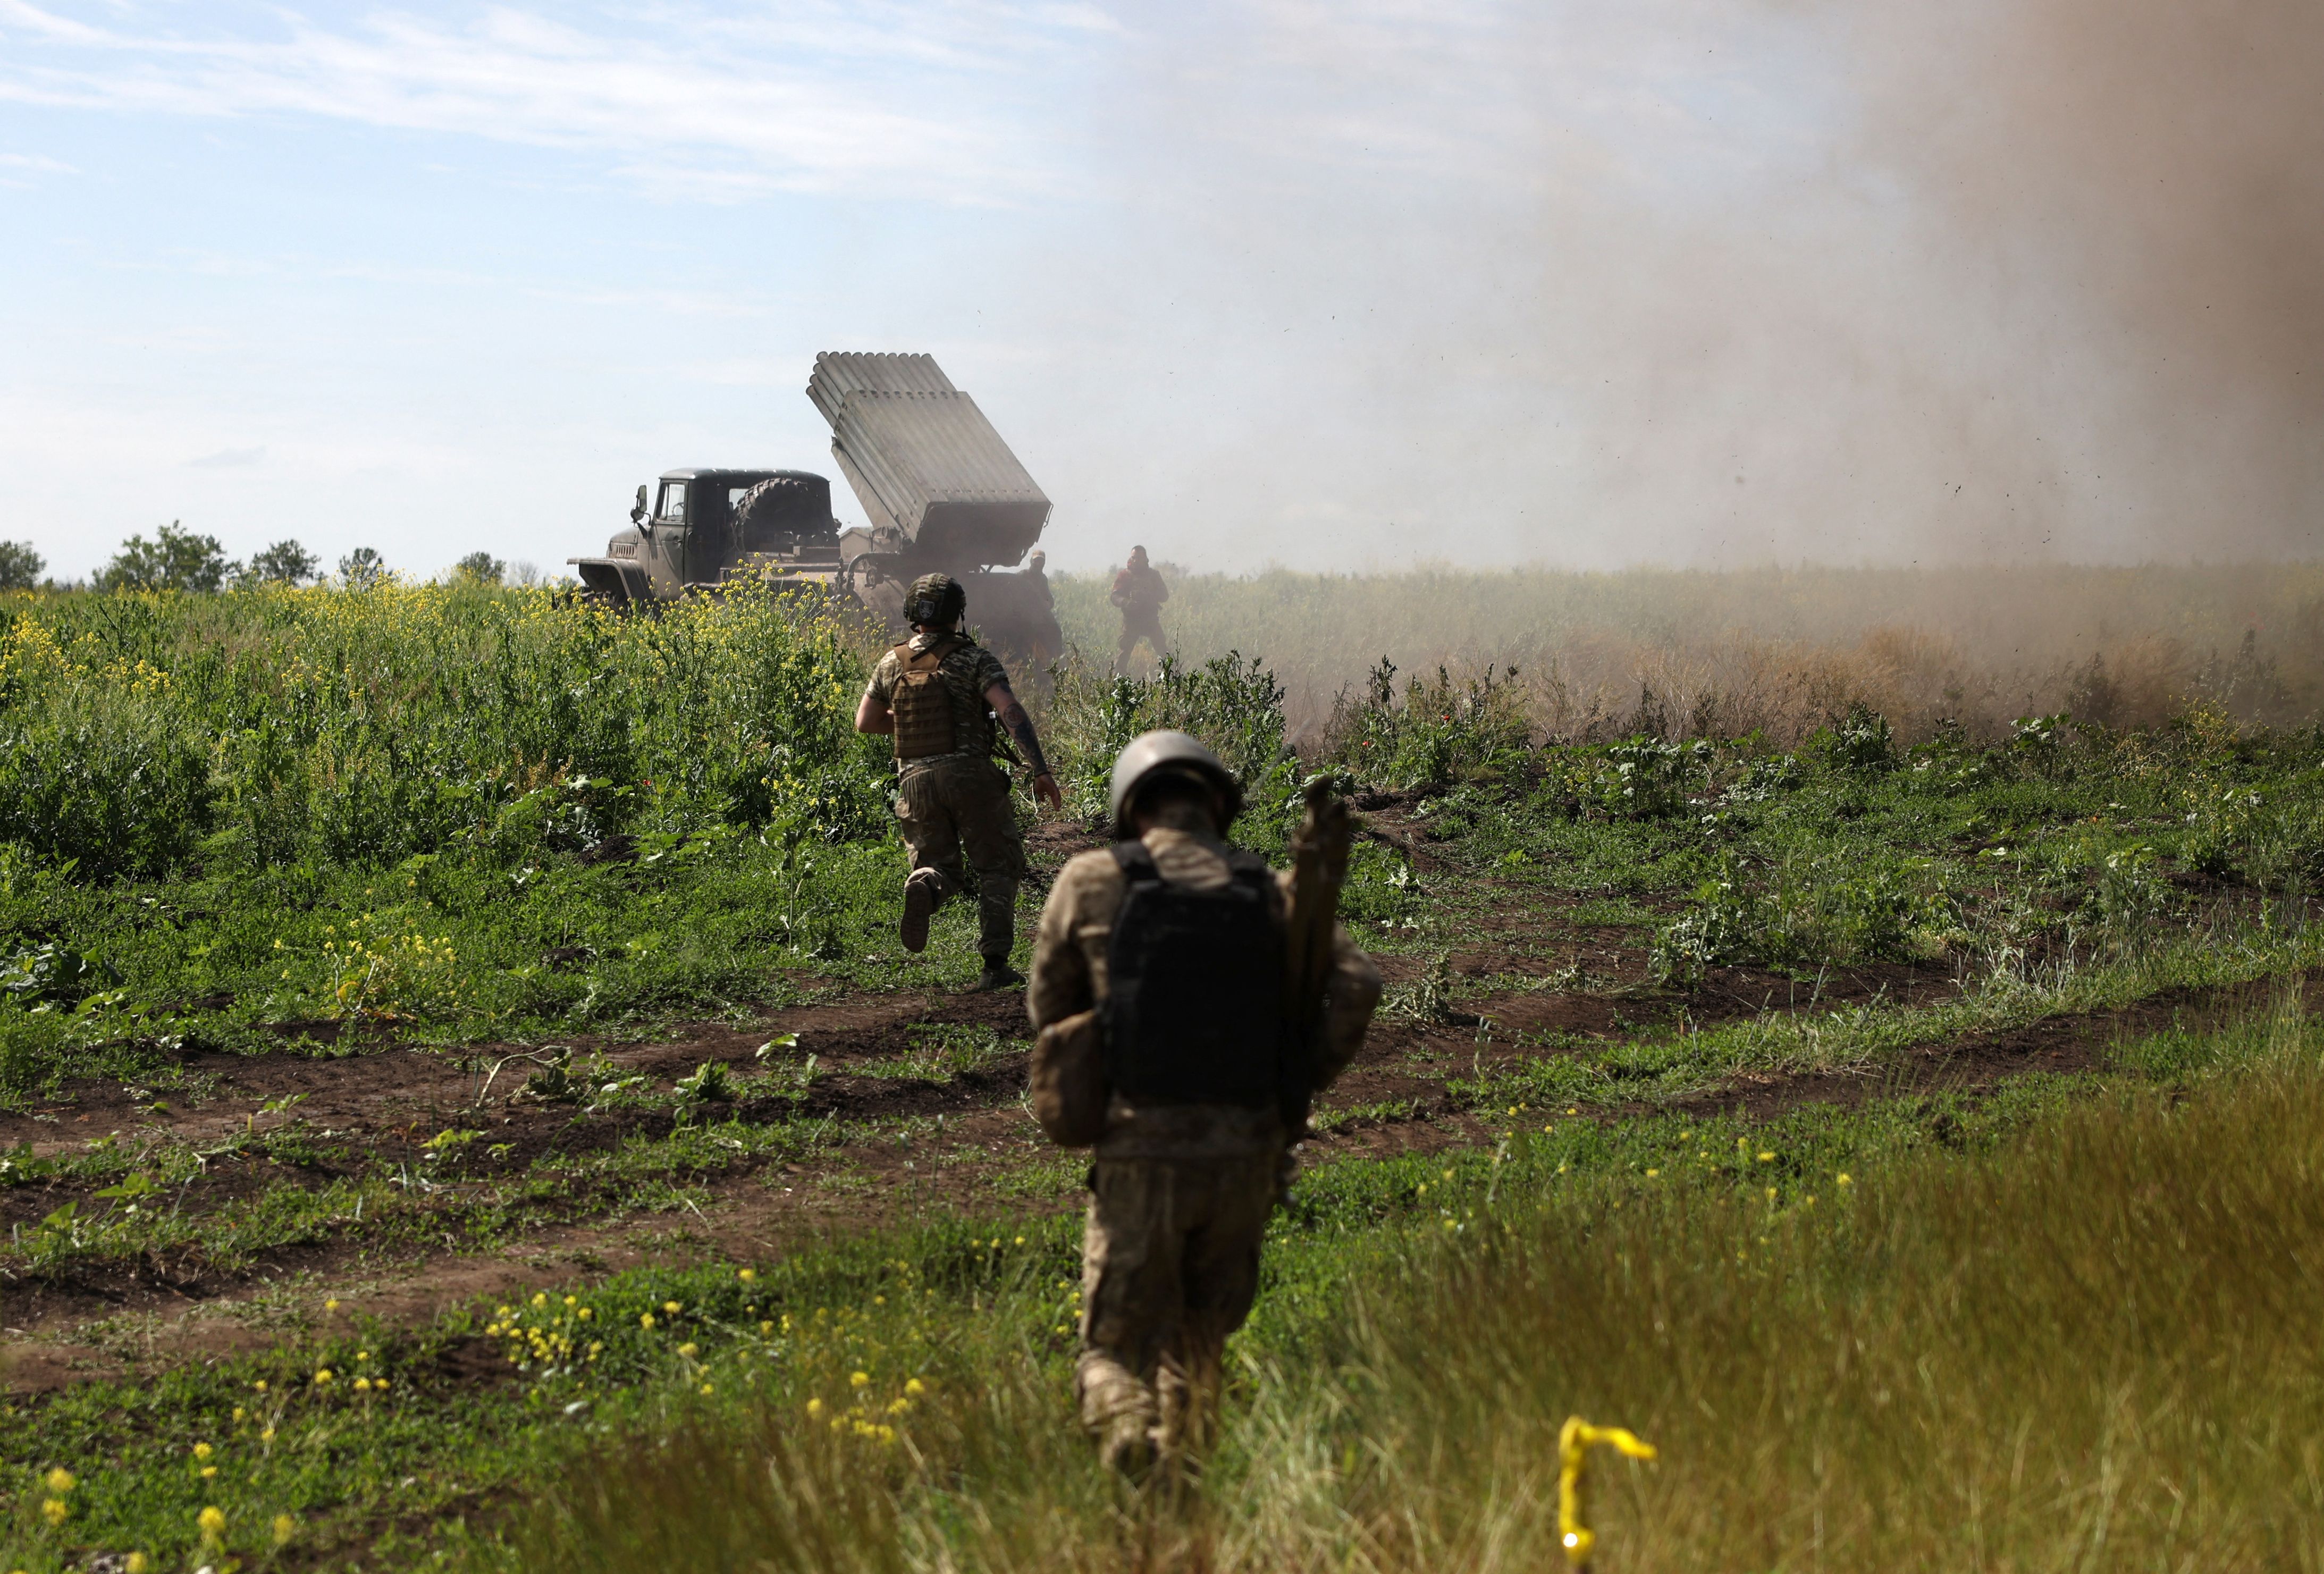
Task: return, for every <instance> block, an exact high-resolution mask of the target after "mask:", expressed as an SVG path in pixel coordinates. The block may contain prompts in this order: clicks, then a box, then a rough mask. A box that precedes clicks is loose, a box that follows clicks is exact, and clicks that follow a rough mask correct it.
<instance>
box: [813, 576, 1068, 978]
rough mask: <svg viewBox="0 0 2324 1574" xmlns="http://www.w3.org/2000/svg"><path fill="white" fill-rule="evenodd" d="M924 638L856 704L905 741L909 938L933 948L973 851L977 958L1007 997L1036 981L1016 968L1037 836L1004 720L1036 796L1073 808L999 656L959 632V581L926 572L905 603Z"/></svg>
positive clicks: (963, 604) (897, 657) (908, 646)
mask: <svg viewBox="0 0 2324 1574" xmlns="http://www.w3.org/2000/svg"><path fill="white" fill-rule="evenodd" d="M904 606H905V615H906V617H907V618H908V620H909V621H910V622H911V625H912V631H913V632H912V637H911V639H909V640H907V641H906V642H904V643H903V644H901V645H899V646H897V647H896V648H895V649H892V650H890V651H889V652H888V653H887V654H886V655H885V656H882V657H881V658H880V664H879V666H878V667H874V668H873V669H872V672H871V683H870V684H869V685H867V686H865V687H864V690H863V699H862V703H861V704H858V705H857V706H856V707H855V727H856V730H857V731H858V732H888V733H892V734H894V736H895V740H896V771H897V777H898V780H897V804H896V815H897V818H898V819H899V820H900V821H901V822H902V823H903V831H904V844H905V846H906V847H908V848H909V849H910V851H911V854H912V872H911V874H910V875H909V876H908V878H907V879H905V881H904V919H903V923H902V925H900V926H899V932H900V937H901V939H902V941H903V943H904V949H905V950H907V951H919V950H922V949H923V948H925V947H926V946H927V943H928V919H929V917H930V916H932V915H934V913H935V912H936V909H937V908H938V907H942V906H943V905H944V904H945V902H946V901H948V900H950V899H951V898H952V897H954V896H956V895H959V894H960V893H962V892H964V891H965V890H967V889H968V888H969V883H968V876H967V872H966V870H964V869H963V868H962V867H961V853H962V851H963V850H964V849H965V850H966V852H967V854H968V868H969V869H973V870H975V871H976V912H977V943H976V949H977V950H978V952H980V953H982V955H983V958H984V972H983V974H982V977H980V978H979V979H978V980H976V987H977V988H978V989H980V990H998V989H1006V988H1007V987H1009V986H1010V985H1011V984H1021V983H1023V982H1024V981H1025V980H1024V978H1023V977H1022V976H1021V975H1020V974H1019V973H1018V972H1017V971H1015V970H1013V969H1012V968H1010V965H1009V953H1010V948H1011V947H1012V946H1013V945H1014V944H1015V943H1016V940H1017V882H1018V881H1019V879H1022V878H1023V877H1024V873H1025V838H1024V833H1022V832H1021V831H1019V829H1018V826H1017V806H1016V805H1015V804H1014V803H1013V802H1012V801H1011V799H1010V792H1009V772H1008V771H1007V770H1006V769H1003V768H1002V767H1001V765H999V764H998V763H996V762H995V761H994V759H993V758H992V756H993V750H994V746H995V742H996V740H995V738H994V734H993V728H992V721H993V717H994V716H995V715H998V716H999V717H1000V720H1001V725H1002V726H1004V727H1006V728H1007V729H1008V730H1009V733H1010V736H1011V737H1013V738H1014V739H1016V741H1017V747H1018V748H1019V749H1020V750H1023V752H1024V756H1025V761H1026V763H1027V765H1028V766H1029V767H1030V768H1031V769H1032V771H1033V796H1034V797H1035V798H1037V799H1038V800H1039V801H1041V802H1043V803H1046V804H1047V805H1049V806H1050V807H1051V808H1062V807H1064V806H1065V800H1064V797H1063V796H1062V795H1061V794H1060V793H1059V792H1058V791H1057V783H1056V778H1054V777H1052V776H1051V775H1050V774H1049V763H1048V761H1047V759H1044V758H1043V757H1042V754H1041V741H1040V739H1039V738H1037V737H1036V736H1035V735H1034V732H1033V723H1032V721H1031V719H1030V718H1028V716H1027V715H1026V714H1025V707H1024V706H1023V705H1021V704H1018V703H1017V695H1015V694H1014V693H1013V692H1012V691H1011V690H1010V686H1009V674H1008V672H1007V671H1006V670H1004V669H1003V668H1002V667H1001V661H1000V658H997V657H995V656H994V655H993V654H992V652H991V651H990V650H987V649H984V648H983V647H982V646H981V645H979V644H977V643H976V642H975V641H973V640H971V639H969V638H968V636H967V635H965V634H963V633H961V632H960V631H959V623H960V620H961V615H962V613H964V612H966V611H967V608H968V596H967V594H966V593H965V592H964V591H963V590H962V589H961V587H960V585H959V583H958V582H957V581H955V580H954V579H953V577H952V576H951V575H945V574H924V575H920V577H919V578H918V579H916V580H914V581H913V582H912V594H911V595H910V597H909V598H908V599H907V601H906V602H905V603H904Z"/></svg>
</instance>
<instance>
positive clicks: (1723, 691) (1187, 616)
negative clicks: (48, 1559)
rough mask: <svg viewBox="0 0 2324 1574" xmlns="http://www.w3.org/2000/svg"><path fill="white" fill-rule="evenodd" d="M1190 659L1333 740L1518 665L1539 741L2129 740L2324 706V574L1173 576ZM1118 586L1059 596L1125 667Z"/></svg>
mask: <svg viewBox="0 0 2324 1574" xmlns="http://www.w3.org/2000/svg"><path fill="white" fill-rule="evenodd" d="M1166 572H1167V573H1168V574H1169V575H1171V579H1172V586H1173V589H1172V594H1171V599H1170V602H1169V604H1168V605H1167V607H1166V608H1165V609H1164V623H1165V626H1166V627H1167V629H1168V631H1169V632H1170V637H1171V640H1172V641H1173V643H1174V645H1175V647H1176V649H1177V651H1178V653H1179V655H1180V656H1181V657H1182V658H1186V659H1189V660H1195V661H1200V660H1203V659H1207V658H1210V657H1212V656H1215V655H1221V654H1223V653H1224V652H1226V651H1228V650H1231V649H1232V650H1241V651H1245V652H1257V653H1259V654H1260V655H1261V656H1263V657H1264V658H1266V660H1267V661H1268V665H1269V666H1270V667H1273V669H1274V670H1275V672H1276V673H1277V676H1278V677H1280V679H1281V680H1282V682H1283V684H1284V685H1285V686H1286V690H1287V691H1288V694H1289V699H1290V719H1291V723H1292V730H1293V732H1294V733H1295V734H1299V735H1304V734H1305V733H1307V732H1313V731H1315V730H1318V729H1321V728H1322V727H1323V725H1324V724H1325V723H1326V722H1327V721H1328V719H1329V718H1330V716H1331V714H1332V710H1333V700H1334V697H1335V696H1337V695H1342V694H1351V695H1352V694H1356V693H1359V692H1360V688H1361V686H1362V684H1363V681H1364V675H1365V674H1366V673H1367V672H1368V671H1369V670H1370V669H1371V668H1372V667H1373V666H1374V665H1375V664H1376V663H1378V662H1379V661H1380V660H1381V658H1383V657H1385V658H1388V660H1390V661H1392V662H1393V663H1394V664H1395V665H1396V666H1397V667H1401V668H1403V669H1405V670H1406V672H1408V673H1412V674H1427V673H1432V672H1433V671H1434V669H1435V668H1436V667H1438V666H1439V665H1443V666H1447V667H1450V668H1452V670H1453V672H1454V673H1455V674H1456V675H1460V674H1462V673H1464V672H1466V671H1471V670H1477V669H1481V668H1483V667H1488V666H1492V665H1500V666H1505V667H1506V666H1514V667H1517V670H1518V672H1519V673H1520V675H1521V676H1522V679H1523V682H1524V684H1525V686H1526V687H1527V688H1528V689H1529V690H1530V694H1531V702H1532V707H1533V711H1534V713H1535V722H1536V724H1537V726H1538V727H1539V728H1540V729H1542V730H1543V731H1545V732H1551V733H1554V734H1556V735H1560V736H1566V737H1574V738H1598V737H1610V736H1620V735H1622V734H1624V733H1628V732H1653V733H1655V734H1657V735H1661V736H1666V737H1673V738H1686V737H1734V736H1739V735H1741V734H1743V733H1746V732H1751V731H1753V730H1755V729H1757V730H1761V731H1764V732H1766V734H1767V735H1768V736H1769V737H1770V738H1774V739H1776V740H1779V741H1785V742H1790V741H1797V740H1798V739H1800V738H1803V737H1804V736H1805V735H1806V734H1807V733H1809V732H1812V731H1813V730H1814V729H1815V728H1816V727H1818V726H1821V725H1822V724H1824V723H1826V722H1827V721H1829V720H1830V719H1831V717H1833V716H1836V715H1838V714H1840V713H1843V712H1845V711H1846V709H1847V708H1848V706H1849V704H1851V703H1853V702H1859V701H1860V702H1863V703H1865V704H1868V705H1870V706H1871V707H1872V708H1874V709H1876V710H1877V711H1880V712H1881V713H1884V714H1886V716H1887V717H1888V718H1889V719H1890V720H1891V721H1892V722H1894V723H1895V724H1896V726H1897V727H1898V728H1899V729H1900V731H1902V732H1904V735H1905V736H1906V737H1907V738H1908V739H1914V740H1916V739H1918V738H1921V737H1923V736H1926V735H1927V733H1928V732H1930V731H1931V729H1932V728H1933V726H1934V725H1935V724H1936V723H1937V722H1939V721H1940V720H1944V719H1951V720H1955V721H1959V722H1960V723H1963V724H1964V725H1966V726H1967V727H1969V729H1970V730H1971V731H1972V732H1978V733H1980V734H1992V733H1996V732H1999V731H2000V730H2002V729H2004V728H2005V727H2006V724H2007V723H2009V722H2010V721H2011V720H2012V719H2014V718H2015V717H2018V716H2023V715H2034V714H2047V713H2054V712H2057V711H2061V710H2070V711H2072V712H2074V713H2076V714H2077V715H2078V716H2080V717H2081V718H2082V719H2084V720H2088V721H2095V722H2101V723H2106V724H2107V725H2108V726H2117V727H2119V726H2126V725H2137V724H2144V723H2153V722H2156V721H2160V720H2162V719H2163V717H2164V716H2165V715H2167V714H2168V713H2170V712H2171V711H2172V709H2174V708H2176V707H2178V706H2180V705H2182V704H2186V703H2187V702H2188V701H2189V700H2190V699H2201V700H2204V701H2207V702H2209V703H2212V704H2218V705H2220V706H2223V707H2224V708H2225V709H2227V711H2228V712H2229V713H2232V714H2234V715H2236V716H2237V717H2238V718H2241V719H2244V720H2256V721H2264V722H2268V723H2285V722H2290V721H2294V720H2304V719H2306V718H2308V717H2310V716H2311V715H2313V714H2314V713H2315V712H2316V709H2317V706H2318V704H2319V702H2320V701H2324V566H2319V565H2316V564H2266V565H2257V564H2255V565H2240V566H2237V565H2227V566H2145V567H2137V568H2100V567H2086V566H2067V565H2046V566H2018V567H1985V568H1945V569H1920V568H1911V569H1902V568H1899V569H1875V568H1829V567H1807V566H1803V567H1799V568H1795V569H1779V568H1767V569H1757V570H1734V571H1726V572H1709V571H1693V570H1670V569H1650V568H1640V569H1628V570H1624V571H1621V572H1618V573H1603V574H1581V573H1564V572H1559V571H1555V570H1551V569H1540V568H1527V569H1502V570H1457V569H1452V568H1449V567H1443V568H1428V569H1422V570H1418V571H1416V572H1413V573H1409V574H1379V575H1318V574H1299V573H1293V572H1291V571H1289V570H1286V569H1277V570H1272V571H1269V572H1268V573H1265V574H1260V575H1252V576H1249V577H1245V578H1228V577H1226V576H1223V575H1203V574H1195V573H1189V572H1185V571H1179V570H1175V569H1169V568H1168V567H1167V566H1166ZM1108 583H1109V581H1108V580H1107V579H1106V578H1105V577H1104V576H1102V575H1101V576H1093V577H1089V578H1081V577H1074V576H1061V577H1059V578H1057V579H1056V581H1055V584H1056V602H1057V615H1058V621H1060V623H1061V624H1062V625H1063V626H1064V628H1065V634H1066V638H1067V639H1068V640H1069V641H1071V642H1073V643H1074V644H1077V645H1078V646H1079V647H1080V648H1081V649H1084V650H1089V651H1104V650H1111V649H1112V646H1113V636H1114V632H1115V631H1116V629H1117V627H1118V616H1119V614H1117V613H1116V612H1114V611H1113V609H1112V608H1111V606H1109V605H1108V604H1107V603H1106V600H1105V592H1106V588H1107V584H1108Z"/></svg>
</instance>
